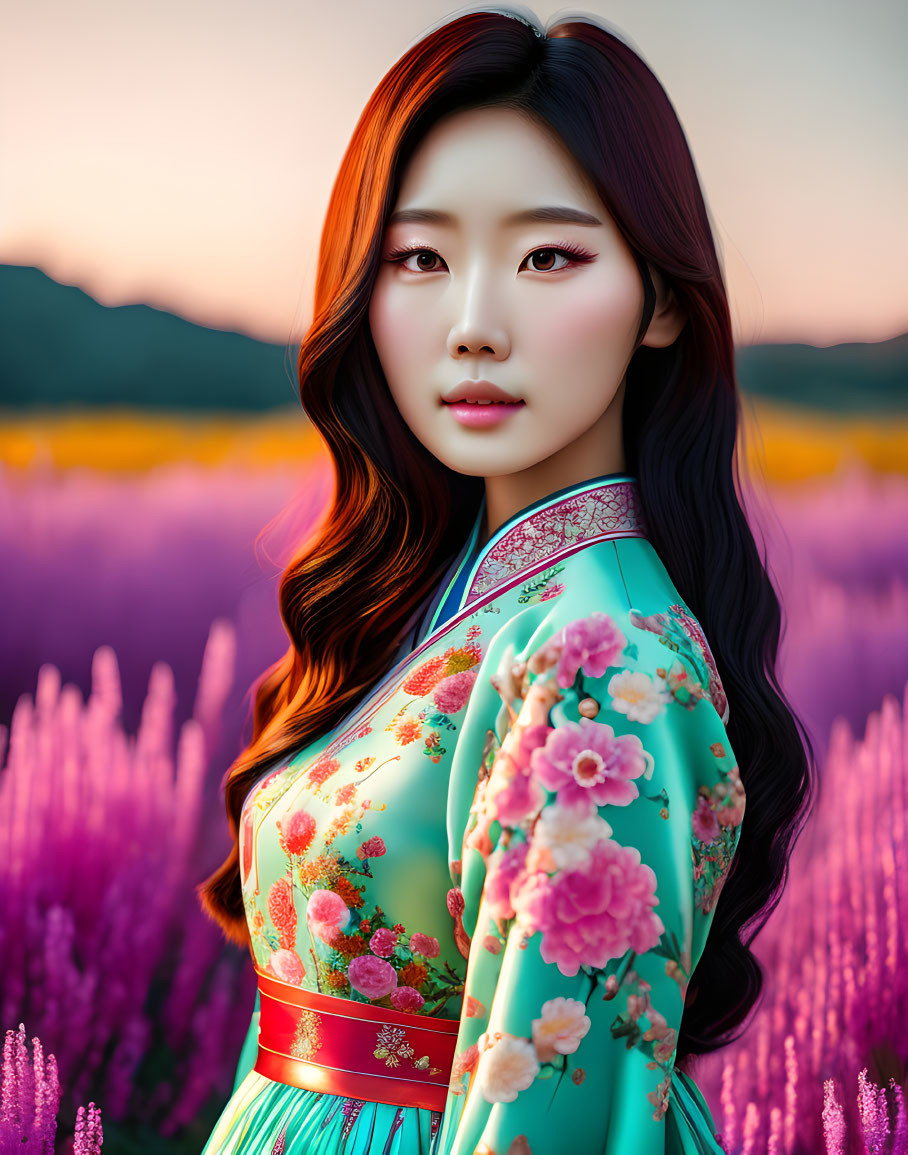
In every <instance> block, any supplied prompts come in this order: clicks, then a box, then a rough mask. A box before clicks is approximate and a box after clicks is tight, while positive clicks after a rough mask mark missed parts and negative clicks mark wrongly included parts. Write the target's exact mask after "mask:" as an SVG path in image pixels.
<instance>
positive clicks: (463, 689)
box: [432, 669, 476, 715]
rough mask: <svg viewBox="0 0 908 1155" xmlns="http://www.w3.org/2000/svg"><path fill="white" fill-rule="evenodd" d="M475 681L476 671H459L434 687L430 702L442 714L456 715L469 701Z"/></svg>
mask: <svg viewBox="0 0 908 1155" xmlns="http://www.w3.org/2000/svg"><path fill="white" fill-rule="evenodd" d="M475 681H476V670H475V669H471V670H461V671H460V673H458V674H450V675H449V676H448V677H447V678H442V680H441V681H440V682H439V683H438V685H437V686H436V687H435V692H434V694H433V695H432V701H433V702H434V703H435V705H436V706H437V707H438V709H439V710H440V711H441V713H442V714H448V715H451V714H456V713H458V711H460V710H462V709H463V708H464V706H465V705H466V704H467V702H468V701H469V700H470V692H471V691H472V689H473V683H474V682H475Z"/></svg>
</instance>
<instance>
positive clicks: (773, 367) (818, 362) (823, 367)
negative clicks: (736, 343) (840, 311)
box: [735, 333, 908, 416]
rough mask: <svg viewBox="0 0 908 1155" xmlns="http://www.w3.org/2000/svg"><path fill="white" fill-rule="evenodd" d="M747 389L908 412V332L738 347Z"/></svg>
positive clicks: (792, 400)
mask: <svg viewBox="0 0 908 1155" xmlns="http://www.w3.org/2000/svg"><path fill="white" fill-rule="evenodd" d="M735 365H736V367H737V371H738V384H739V385H740V386H741V388H742V389H743V390H744V391H745V392H746V393H752V394H756V395H757V396H759V397H765V398H766V400H767V401H776V402H779V403H781V404H787V405H806V406H809V407H811V408H814V409H825V410H829V411H833V412H839V413H860V414H866V415H867V416H871V415H874V414H877V415H878V414H883V413H908V333H902V334H901V336H899V337H892V338H891V339H890V340H888V341H875V342H874V341H869V342H863V343H862V342H857V341H852V342H849V343H847V344H843V345H830V346H829V347H828V348H826V349H818V348H817V347H816V346H815V345H798V344H793V345H745V346H742V347H740V348H738V349H736V350H735Z"/></svg>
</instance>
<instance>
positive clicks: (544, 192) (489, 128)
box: [369, 107, 681, 513]
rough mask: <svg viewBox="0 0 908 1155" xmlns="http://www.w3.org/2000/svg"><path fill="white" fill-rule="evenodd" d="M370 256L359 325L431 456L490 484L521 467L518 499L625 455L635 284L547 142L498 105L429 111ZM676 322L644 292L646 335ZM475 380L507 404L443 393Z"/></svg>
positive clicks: (619, 241) (639, 292) (667, 337)
mask: <svg viewBox="0 0 908 1155" xmlns="http://www.w3.org/2000/svg"><path fill="white" fill-rule="evenodd" d="M565 210H566V211H565ZM565 218H566V219H565ZM382 258H383V259H382V264H381V267H380V271H379V274H378V279H377V281H376V284H375V287H374V291H373V295H372V299H371V303H370V308H369V323H370V327H371V332H372V338H373V341H374V343H375V348H376V350H377V352H378V356H379V359H380V361H381V365H382V369H383V371H384V374H385V377H386V379H387V382H388V386H389V388H390V391H391V394H392V396H393V398H394V400H395V402H396V404H397V406H398V409H399V410H400V413H401V415H402V416H403V418H404V420H405V421H406V423H407V424H408V426H409V427H410V429H411V430H412V431H413V433H414V435H415V436H416V437H417V438H418V439H419V440H420V441H421V442H422V444H423V445H424V446H425V447H426V448H427V449H428V450H429V451H430V452H431V453H432V454H434V456H435V457H437V458H439V459H440V460H441V461H442V462H444V464H445V465H447V466H448V467H449V468H451V469H453V470H455V471H456V472H458V473H463V474H469V475H473V476H484V477H486V478H487V492H488V479H489V478H492V477H502V476H503V475H521V477H522V478H523V479H524V481H525V483H526V484H525V486H524V488H523V490H522V491H521V492H520V493H518V494H517V495H516V498H515V500H517V501H518V502H520V501H521V500H522V498H523V497H527V498H528V501H532V500H536V499H538V497H541V496H545V495H546V494H547V493H550V492H553V491H554V489H555V488H559V487H561V486H566V485H570V484H573V483H574V482H576V481H580V480H584V479H586V478H589V477H594V476H597V475H599V474H601V473H607V472H619V471H622V470H623V469H624V460H623V452H622V449H621V434H620V407H621V401H622V399H623V388H621V386H622V385H623V381H624V374H625V370H626V369H627V366H628V362H629V361H630V358H631V354H632V352H633V347H634V339H635V337H636V334H637V328H638V325H639V323H640V316H641V312H642V308H643V286H642V284H641V280H640V273H639V271H638V268H637V265H636V263H635V261H634V258H633V256H632V254H631V251H630V249H629V248H628V246H627V245H626V243H625V242H624V240H623V238H622V237H621V235H620V233H619V232H618V230H617V228H616V227H615V225H614V223H613V221H612V219H611V217H610V216H609V214H608V212H607V211H606V209H605V206H604V205H603V204H602V202H601V201H600V200H599V198H598V196H597V195H596V193H595V191H594V189H593V188H592V186H591V185H590V183H589V180H588V178H587V177H586V175H585V173H584V172H583V170H582V169H581V168H580V167H579V166H578V165H577V163H576V162H575V161H574V159H573V158H572V157H571V155H570V154H569V153H568V152H567V150H566V149H565V147H564V146H563V145H561V144H560V142H558V141H557V140H556V139H555V138H554V137H553V136H551V135H550V134H548V133H547V132H545V131H544V130H543V129H541V128H539V127H538V126H537V125H536V124H535V123H534V122H533V121H531V120H530V119H528V118H527V117H525V116H524V115H522V114H521V113H519V112H517V111H515V110H513V109H509V108H500V107H499V108H482V109H473V110H469V111H465V112H458V113H455V114H452V115H450V116H448V117H447V118H445V119H444V120H442V121H440V122H439V123H438V124H436V125H435V126H434V128H433V129H432V131H431V132H430V133H429V134H428V135H427V136H426V137H425V139H424V140H423V141H422V143H421V145H420V146H419V148H418V149H417V151H416V152H415V153H414V155H413V157H412V159H411V161H410V163H409V165H408V166H407V168H406V170H405V171H404V173H403V177H402V182H401V188H400V195H399V197H398V200H397V203H396V205H395V206H394V210H393V212H392V214H391V217H390V219H389V223H388V227H387V229H386V232H385V235H384V237H383V249H382ZM654 280H656V278H654ZM656 283H657V285H658V284H659V282H658V281H657V280H656ZM680 327H681V324H680V322H679V320H678V319H677V318H675V317H674V313H673V312H672V311H671V310H669V309H666V308H665V307H663V306H661V305H660V303H659V302H657V308H656V313H655V315H654V318H653V322H652V323H651V325H650V329H649V330H648V333H647V337H646V338H645V343H647V344H657V345H658V344H669V343H670V342H671V341H672V340H674V338H675V336H677V333H678V331H679V330H680ZM476 381H482V382H490V383H491V384H492V385H493V386H495V387H496V388H497V389H498V390H500V391H501V395H502V397H505V398H508V399H510V400H511V401H512V402H513V403H511V404H492V405H488V406H482V405H480V404H479V403H478V402H477V400H475V399H473V400H472V401H471V400H465V401H461V402H460V404H456V403H453V399H454V398H455V397H456V396H457V395H458V393H459V392H461V389H462V383H463V382H476ZM477 388H478V389H479V390H480V392H481V391H482V390H484V389H486V386H485V385H480V386H478V387H477ZM613 403H614V404H613ZM534 482H535V485H534ZM540 489H541V491H542V492H541V493H540V492H537V490H540ZM518 508H519V505H518ZM503 512H505V513H506V512H507V511H503Z"/></svg>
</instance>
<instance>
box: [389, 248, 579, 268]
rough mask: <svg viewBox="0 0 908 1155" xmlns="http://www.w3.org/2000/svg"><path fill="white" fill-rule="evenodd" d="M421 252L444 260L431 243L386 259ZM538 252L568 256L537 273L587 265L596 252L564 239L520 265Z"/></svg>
mask: <svg viewBox="0 0 908 1155" xmlns="http://www.w3.org/2000/svg"><path fill="white" fill-rule="evenodd" d="M419 253H432V254H433V255H434V256H436V257H438V259H439V260H443V258H442V256H441V254H440V253H439V252H438V250H437V249H433V248H432V246H431V245H413V246H411V247H410V248H398V249H394V250H393V251H392V252H390V253H388V254H387V255H386V256H385V257H384V260H386V261H393V262H394V263H395V264H401V263H403V261H405V260H406V259H407V257H411V256H416V255H417V254H419ZM537 253H557V254H559V255H561V256H563V257H566V258H567V264H565V265H561V266H560V267H559V268H554V269H532V270H530V271H531V272H536V273H560V272H561V271H562V270H563V269H569V268H572V267H574V266H575V265H585V264H587V263H588V262H589V261H593V260H595V254H594V253H591V252H588V251H587V250H586V249H583V248H581V247H580V245H577V244H574V242H573V241H562V242H560V243H559V244H557V245H540V246H539V247H538V248H535V249H533V250H531V251H530V252H529V253H527V255H526V256H525V257H524V259H523V260H522V261H521V262H520V267H521V268H523V266H524V264H525V263H526V262H527V261H528V260H529V259H530V257H534V256H536V254H537ZM417 271H419V270H416V269H410V270H408V272H417ZM422 271H423V272H428V273H435V272H438V270H437V269H423V270H422Z"/></svg>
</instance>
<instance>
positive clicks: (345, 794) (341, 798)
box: [334, 782, 356, 806]
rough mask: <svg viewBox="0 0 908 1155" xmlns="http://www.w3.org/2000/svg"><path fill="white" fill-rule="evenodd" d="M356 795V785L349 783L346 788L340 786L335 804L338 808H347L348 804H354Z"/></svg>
mask: <svg viewBox="0 0 908 1155" xmlns="http://www.w3.org/2000/svg"><path fill="white" fill-rule="evenodd" d="M355 795H356V783H355V782H348V783H347V784H346V785H345V786H339V787H338V788H337V790H336V791H335V793H334V802H335V805H336V806H346V804H347V803H348V802H352V801H353V799H354V797H355Z"/></svg>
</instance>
